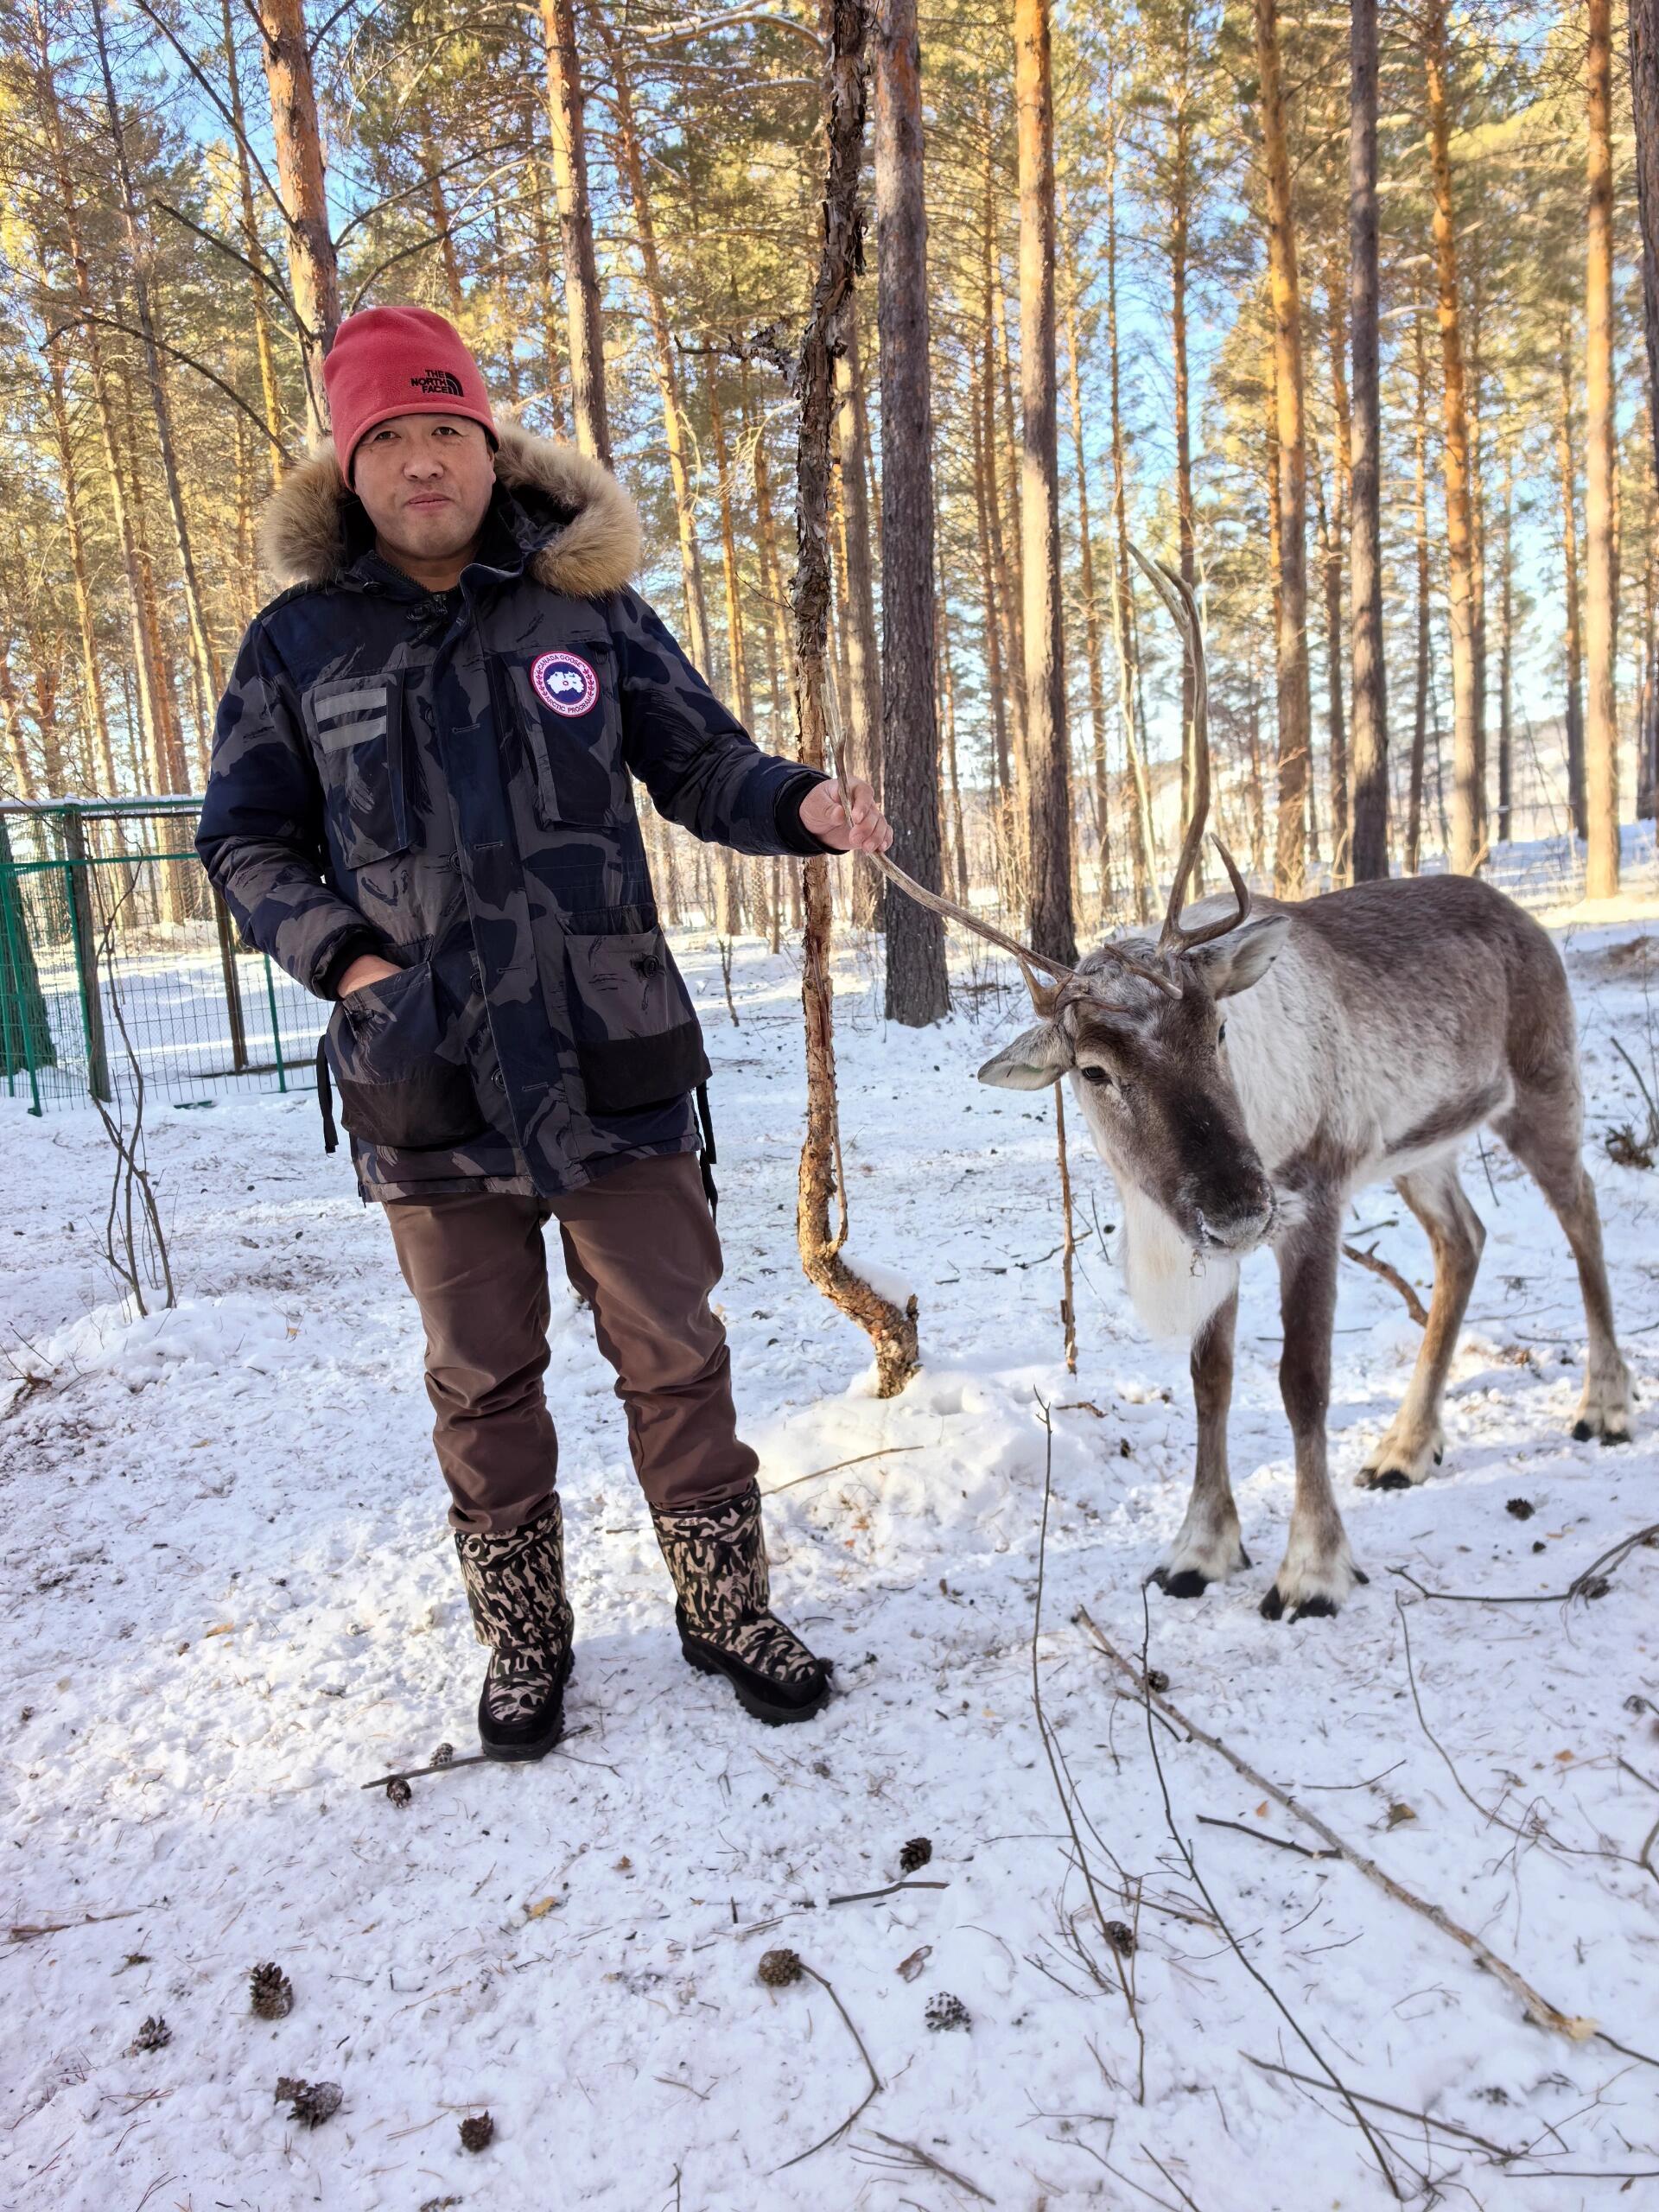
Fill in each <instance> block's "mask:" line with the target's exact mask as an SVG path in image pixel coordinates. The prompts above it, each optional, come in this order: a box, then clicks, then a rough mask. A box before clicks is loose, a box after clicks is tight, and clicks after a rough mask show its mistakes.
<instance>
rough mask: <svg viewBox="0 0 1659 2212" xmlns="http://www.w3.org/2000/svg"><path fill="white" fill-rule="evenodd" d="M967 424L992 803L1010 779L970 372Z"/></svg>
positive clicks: (976, 403) (978, 424) (979, 425)
mask: <svg viewBox="0 0 1659 2212" xmlns="http://www.w3.org/2000/svg"><path fill="white" fill-rule="evenodd" d="M968 416H969V429H970V430H971V432H972V435H973V451H974V522H975V534H976V541H977V543H978V548H979V574H980V595H981V599H982V603H983V606H984V610H985V649H984V650H985V684H986V689H987V690H988V692H989V693H990V702H991V783H992V796H993V801H994V803H1006V801H1007V796H1008V789H1009V785H1010V783H1011V780H1012V776H1011V771H1010V767H1009V762H1008V720H1007V695H1008V684H1007V677H1006V674H1005V664H1004V660H1003V654H1002V622H1001V614H1000V613H999V610H998V607H997V599H996V562H995V556H994V555H993V553H992V550H991V524H990V489H989V486H988V483H987V474H988V469H987V461H986V453H985V436H984V419H983V410H982V406H981V404H980V384H979V380H978V378H977V377H976V376H974V375H973V374H972V373H971V372H970V374H969V387H968Z"/></svg>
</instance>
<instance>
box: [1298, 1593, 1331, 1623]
mask: <svg viewBox="0 0 1659 2212" xmlns="http://www.w3.org/2000/svg"><path fill="white" fill-rule="evenodd" d="M1336 1617H1337V1609H1336V1607H1335V1605H1332V1602H1331V1600H1330V1599H1329V1598H1304V1599H1303V1600H1302V1602H1301V1604H1300V1605H1298V1606H1297V1608H1296V1610H1295V1611H1294V1613H1293V1614H1292V1615H1291V1617H1290V1618H1292V1620H1294V1621H1333V1620H1335V1618H1336Z"/></svg>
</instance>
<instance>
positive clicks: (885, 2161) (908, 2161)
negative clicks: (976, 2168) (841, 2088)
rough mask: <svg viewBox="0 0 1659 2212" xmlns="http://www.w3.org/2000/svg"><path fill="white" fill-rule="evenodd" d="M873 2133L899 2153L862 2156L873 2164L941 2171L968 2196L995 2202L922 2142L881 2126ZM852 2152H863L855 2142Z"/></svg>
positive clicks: (945, 2177)
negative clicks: (884, 2130)
mask: <svg viewBox="0 0 1659 2212" xmlns="http://www.w3.org/2000/svg"><path fill="white" fill-rule="evenodd" d="M870 2133H871V2134H872V2135H874V2138H875V2139H876V2141H877V2142H878V2143H885V2144H886V2145H887V2148H888V2150H889V2151H891V2152H896V2153H897V2154H898V2155H897V2156H895V2157H893V2158H882V2156H881V2154H880V2152H879V2151H867V2152H864V2153H863V2154H862V2155H863V2156H864V2158H866V2159H867V2160H868V2163H869V2164H872V2165H877V2164H879V2165H887V2166H895V2165H896V2166H898V2167H899V2168H900V2170H901V2171H902V2170H904V2169H905V2168H906V2167H908V2168H911V2169H913V2170H914V2171H916V2172H917V2173H930V2174H939V2175H942V2176H943V2177H944V2179H945V2180H946V2181H948V2182H950V2183H951V2185H952V2186H953V2187H954V2188H957V2189H965V2190H967V2192H968V2194H969V2196H976V2197H977V2198H978V2199H979V2201H980V2202H981V2203H982V2204H995V2202H996V2199H995V2197H994V2196H991V2195H989V2193H988V2191H987V2190H982V2189H981V2188H980V2187H979V2185H978V2183H976V2182H971V2181H969V2178H968V2177H967V2175H966V2174H959V2173H958V2172H957V2171H956V2168H955V2167H954V2166H947V2165H946V2164H945V2163H944V2159H943V2158H935V2157H934V2156H933V2153H932V2152H931V2151H925V2150H923V2148H922V2146H921V2145H920V2144H919V2143H906V2142H902V2141H901V2140H900V2139H899V2137H898V2136H896V2135H884V2134H883V2133H881V2130H880V2128H879V2127H873V2128H872V2129H871V2130H870ZM853 2155H854V2157H855V2158H857V2157H858V2156H859V2155H860V2152H859V2148H858V2145H856V2144H855V2145H854V2146H853Z"/></svg>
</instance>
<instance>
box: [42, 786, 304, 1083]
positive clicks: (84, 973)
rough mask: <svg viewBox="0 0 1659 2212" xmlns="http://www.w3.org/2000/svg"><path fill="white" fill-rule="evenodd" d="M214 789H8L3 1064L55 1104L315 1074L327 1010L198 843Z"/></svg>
mask: <svg viewBox="0 0 1659 2212" xmlns="http://www.w3.org/2000/svg"><path fill="white" fill-rule="evenodd" d="M200 805H201V802H200V799H196V798H143V799H118V800H116V799H63V800H54V801H52V802H49V803H47V804H19V803H16V802H9V803H7V804H0V1076H3V1078H4V1081H5V1086H6V1090H7V1092H8V1094H9V1095H10V1096H12V1097H19V1096H26V1097H27V1098H28V1100H29V1111H30V1112H31V1113H35V1114H39V1113H41V1112H43V1111H44V1110H45V1109H46V1108H47V1107H48V1105H50V1104H52V1103H54V1102H59V1103H69V1102H72V1101H75V1100H81V1099H85V1098H86V1097H88V1096H97V1097H101V1098H105V1099H108V1098H111V1097H113V1096H116V1095H117V1093H118V1092H124V1091H126V1092H130V1090H132V1089H133V1087H134V1085H135V1084H136V1082H137V1079H138V1077H139V1076H140V1075H141V1074H142V1077H143V1082H144V1084H145V1087H146V1089H147V1090H149V1091H150V1092H152V1093H154V1094H157V1095H159V1096H162V1097H164V1098H167V1099H168V1100H170V1101H171V1102H172V1103H174V1104H175V1105H189V1104H192V1103H195V1102H196V1101H198V1100H203V1101H205V1100H207V1099H209V1098H212V1097H213V1096H217V1095H219V1093H221V1092H222V1091H224V1090H226V1088H227V1087H228V1088H231V1089H236V1090H288V1089H289V1087H290V1086H292V1085H298V1086H308V1084H310V1082H311V1079H312V1077H311V1069H312V1062H313V1059H314V1057H315V1052H316V1046H317V1039H318V1036H319V1034H320V1033H321V1028H322V1020H323V1013H324V1009H323V1008H321V1007H320V1005H319V1003H318V1001H316V1000H315V999H314V998H313V997H312V996H311V995H310V994H309V993H308V992H307V991H305V990H302V988H301V987H300V986H299V985H298V984H297V983H296V982H294V981H293V980H292V979H291V978H290V977H289V976H285V975H284V974H283V971H282V970H281V969H278V968H274V967H273V966H272V965H271V963H270V961H269V960H268V959H267V958H266V957H265V956H264V954H263V953H258V952H248V951H245V950H242V949H241V947H240V946H239V945H238V941H237V937H236V931H235V926H234V925H233V924H232V920H231V918H230V916H229V914H228V913H227V912H226V909H225V906H224V903H223V901H222V900H221V899H219V896H218V894H217V893H215V892H214V891H213V887H212V886H211V885H210V884H209V883H208V880H207V877H206V875H205V874H203V873H202V870H201V868H200V863H199V862H198V861H197V860H196V856H195V853H194V849H193V846H192V842H191V841H192V838H193V836H194V830H195V823H196V817H197V815H198V813H199V812H200Z"/></svg>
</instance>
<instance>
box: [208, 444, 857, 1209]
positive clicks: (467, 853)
mask: <svg viewBox="0 0 1659 2212" xmlns="http://www.w3.org/2000/svg"><path fill="white" fill-rule="evenodd" d="M261 550H262V552H263V554H264V559H265V561H266V564H267V566H268V567H269V568H270V570H271V572H272V573H273V574H274V575H276V576H277V579H278V580H279V581H280V582H285V583H287V584H289V586H290V587H291V588H289V589H288V590H286V591H285V592H284V593H283V595H282V596H281V597H280V598H278V599H277V600H275V601H272V602H271V604H270V606H269V607H266V608H265V609H264V611H263V613H260V614H259V615H258V616H257V618H256V619H255V620H254V622H253V624H252V626H251V628H250V629H249V631H248V633H247V636H246V637H245V639H244V640H243V643H242V648H241V652H240V653H239V655H238V659H237V664H236V669H235V672H234V674H233V675H232V678H231V682H230V684H229V687H228V689H227V690H226V694H225V697H224V699H223V701H222V702H221V704H220V707H219V720H218V725H217V728H216V732H215V735H214V740H213V764H212V769H211V772H210V773H209V776H208V779H207V798H206V800H205V803H204V804H203V808H202V814H201V821H200V828H199V829H198V833H197V839H196V849H197V851H198V852H199V854H200V856H201V859H202V861H203V863H204V865H205V866H206V868H207V872H208V874H209V875H210V876H211V877H212V879H213V882H214V884H215V885H216V886H217V887H218V888H219V891H220V892H221V893H223V895H224V897H225V899H226V902H227V904H228V905H229V906H230V909H231V912H232V914H233V916H234V917H235V918H236V921H237V923H238V925H239V927H240V928H241V930H242V931H243V932H244V934H245V937H246V938H248V939H249V940H250V941H251V943H252V944H254V945H256V946H257V947H258V948H259V949H260V950H263V951H264V952H268V953H269V954H270V956H271V957H272V958H273V959H274V960H276V961H277V963H279V964H280V965H281V966H282V967H283V968H284V969H287V971H288V972H289V975H291V976H295V977H296V978H297V979H298V980H299V982H302V983H303V984H305V985H306V986H307V987H308V988H309V989H311V990H314V991H315V992H317V993H318V994H319V995H322V996H325V997H327V996H332V995H333V991H334V983H335V981H336V979H337V978H338V977H339V976H340V974H341V973H342V972H343V970H344V969H345V968H346V966H347V965H349V963H350V962H351V961H352V960H353V959H354V958H355V957H357V956H358V955H359V953H363V952H370V951H373V952H379V953H381V954H382V955H383V956H384V957H386V958H387V959H390V960H391V961H394V962H395V963H397V968H398V973H397V975H396V976H389V977H386V978H384V979H383V980H382V981H381V982H378V983H371V984H369V985H367V986H366V987H365V988H362V989H359V990H355V991H353V992H351V993H349V994H348V995H346V996H345V997H343V998H340V999H339V1000H338V1001H336V1003H335V1006H334V1011H333V1013H332V1014H331V1015H330V1017H329V1020H328V1026H327V1034H326V1037H325V1039H324V1046H323V1049H324V1052H325V1053H326V1058H327V1066H328V1069H329V1071H330V1072H331V1074H332V1077H333V1088H334V1090H335V1091H336V1092H337V1094H338V1096H339V1100H340V1118H341V1120H342V1121H343V1122H345V1124H346V1128H348V1129H349V1131H350V1132H351V1137H352V1154H353V1161H354V1164H355V1166H356V1169H357V1174H358V1180H359V1186H360V1187H361V1189H362V1192H363V1194H364V1196H365V1198H422V1197H429V1196H433V1195H435V1194H436V1193H438V1192H445V1191H466V1190H478V1189H480V1188H481V1189H486V1190H495V1191H510V1192H523V1193H525V1194H529V1193H531V1192H541V1193H542V1194H543V1195H545V1196H549V1197H551V1196H556V1195H557V1194H558V1193H559V1192H564V1191H569V1190H574V1189H576V1188H578V1187H580V1186H581V1185H583V1184H585V1183H587V1182H589V1181H590V1180H592V1179H593V1178H594V1176H595V1175H596V1174H599V1173H603V1172H604V1170H605V1169H606V1168H607V1166H616V1165H619V1164H620V1162H622V1161H623V1160H632V1159H638V1158H639V1157H641V1156H643V1155H645V1154H653V1153H677V1152H689V1151H691V1150H694V1149H695V1148H696V1142H697V1139H696V1125H695V1122H694V1118H693V1114H692V1107H691V1099H690V1093H691V1092H692V1091H693V1090H695V1088H696V1085H697V1084H698V1083H699V1082H701V1081H702V1078H703V1077H705V1076H706V1074H707V1072H708V1062H707V1060H706V1058H704V1054H703V1049H702V1033H701V1031H700V1029H699V1027H698V1024H697V1018H696V1013H695V1011H694V1010H693V1007H692V1004H691V1000H690V995H689V993H688V992H687V990H686V988H685V985H684V983H683V981H682V979H681V976H680V974H679V971H678V969H677V968H676V966H675V964H674V959H673V956H672V955H671V952H670V951H669V949H668V946H667V944H666V943H665V941H664V936H663V931H662V930H661V928H660V926H659V925H658V917H657V908H656V905H655V902H654V899H653V898H652V886H651V879H650V875H649V873H648V870H647V867H646V861H645V844H644V841H643V838H642V836H641V835H640V828H639V818H638V816H637V814H636V813H635V810H634V804H633V794H632V782H631V778H632V776H638V777H639V779H640V781H641V782H642V783H644V784H645V786H646V788H647V790H648V791H650V793H651V795H652V799H653V801H654V802H655V804H656V805H657V806H658V809H659V810H660V811H661V812H662V813H663V814H664V815H665V816H666V817H668V818H669V819H670V820H671V821H672V822H676V823H679V824H680V825H681V826H682V827H683V828H684V829H690V830H691V831H692V832H693V833H694V834H695V835H696V836H699V837H702V838H706V839H710V840H715V841H718V842H721V843H723V844H727V845H730V846H732V847H734V848H735V849H736V850H737V851H739V852H741V853H754V854H765V853H782V852H787V851H796V852H803V851H819V850H822V849H823V848H822V847H821V846H819V845H818V844H817V841H816V840H814V839H813V838H812V837H811V836H810V833H808V832H806V831H804V830H803V829H801V828H800V826H799V806H798V801H799V798H800V797H801V796H803V795H804V790H805V788H806V787H807V786H808V785H810V783H811V782H812V781H814V780H816V778H815V776H814V773H813V772H812V771H810V770H807V769H803V768H802V767H801V766H799V765H798V763H796V762H793V761H787V760H775V759H773V758H772V757H771V756H770V755H768V754H766V753H762V752H760V749H759V748H758V747H756V746H755V745H754V744H753V741H751V740H750V739H749V737H748V736H747V734H745V732H744V731H743V730H742V728H741V727H740V726H739V725H738V723H737V722H736V721H734V720H733V718H732V716H731V715H729V714H728V712H727V711H726V709H724V708H723V707H722V706H721V703H720V702H719V701H718V700H717V699H716V698H715V696H714V695H713V693H712V692H711V691H710V690H709V688H708V686H707V685H706V684H705V683H704V682H703V681H702V677H700V676H699V675H698V674H697V672H696V670H695V669H694V668H693V667H692V666H691V664H690V661H689V660H687V658H685V656H684V654H683V652H681V651H680V649H679V647H678V645H677V644H676V643H675V641H674V639H672V638H671V636H670V634H669V632H668V631H667V630H666V629H665V628H664V626H663V624H662V623H661V622H660V621H659V620H658V618H657V616H656V615H655V614H654V613H652V609H651V608H650V607H649V606H647V604H646V603H645V601H644V600H643V599H641V598H640V597H639V594H637V593H636V592H634V591H633V590H632V589H631V588H629V587H628V583H627V579H628V576H629V575H630V574H631V573H632V569H633V568H634V567H635V565H636V563H637V561H638V558H639V520H638V518H637V516H636V514H635V512H634V509H633V506H632V502H631V501H630V500H629V499H628V497H627V495H626V493H624V492H623V491H622V489H621V488H620V486H619V485H618V484H617V483H616V481H615V480H614V479H613V477H612V476H611V475H610V474H609V473H608V472H607V470H605V469H604V468H602V467H600V466H599V465H598V463H596V462H594V461H589V460H588V459H587V458H586V457H585V456H583V455H582V454H578V453H577V452H575V450H574V448H570V447H568V446H562V445H556V444H554V443H551V442H548V441H545V440H542V439H537V438H532V437H531V436H529V435H526V434H525V433H524V431H522V430H520V429H517V428H516V427H514V426H512V425H511V424H504V425H503V426H502V428H501V432H500V445H499V451H498V453H497V455H496V489H495V493H494V496H493V503H492V506H491V509H490V512H489V515H488V518H487V519H486V525H485V531H484V537H483V540H482V543H481V544H480V550H479V556H478V558H477V559H476V560H475V561H474V563H473V564H472V566H471V567H469V568H468V569H467V571H466V573H465V575H463V576H462V578H461V584H460V587H459V588H458V589H457V590H456V591H454V592H452V593H448V594H431V593H429V592H427V591H426V590H424V589H423V588H422V587H421V586H420V585H418V584H416V583H415V582H413V581H412V580H411V579H410V578H409V577H408V576H406V575H404V574H403V573H402V572H401V571H400V570H398V569H395V568H392V567H391V566H390V565H389V564H388V563H385V562H384V561H383V560H381V559H380V558H379V557H378V555H377V554H376V553H375V551H374V546H373V534H372V530H371V529H370V527H369V524H368V519H367V517H366V516H365V513H364V512H363V510H362V508H361V506H360V505H359V502H358V501H357V499H355V497H354V496H353V494H352V493H349V492H348V491H347V490H346V486H345V485H344V484H343V482H342V480H341V479H340V472H339V470H338V468H337V467H336V466H335V463H334V456H333V453H332V451H331V450H329V449H328V448H319V449H318V451H317V453H316V454H315V455H314V457H313V458H312V459H311V460H310V461H308V462H307V463H306V464H304V465H303V466H302V467H300V468H298V469H296V470H295V471H294V472H293V474H290V475H289V478H288V479H287V480H286V481H285V482H284V483H283V486H282V488H281V489H280V491H279V492H278V493H277V494H276V496H275V498H274V499H273V500H272V502H271V505H270V509H269V510H268V511H267V514H266V517H265V519H264V524H263V526H262V539H261Z"/></svg>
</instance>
